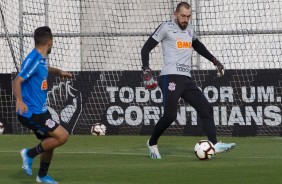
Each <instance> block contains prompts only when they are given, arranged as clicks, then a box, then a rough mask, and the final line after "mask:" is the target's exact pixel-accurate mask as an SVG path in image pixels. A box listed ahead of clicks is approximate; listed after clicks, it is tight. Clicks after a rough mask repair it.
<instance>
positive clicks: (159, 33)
mask: <svg viewBox="0 0 282 184" xmlns="http://www.w3.org/2000/svg"><path fill="white" fill-rule="evenodd" d="M165 25H166V22H164V23H162V24H161V25H159V27H158V28H157V29H156V30H155V32H154V33H153V34H152V38H154V39H155V40H156V41H157V42H161V41H162V40H163V39H164V38H165V35H166V26H165Z"/></svg>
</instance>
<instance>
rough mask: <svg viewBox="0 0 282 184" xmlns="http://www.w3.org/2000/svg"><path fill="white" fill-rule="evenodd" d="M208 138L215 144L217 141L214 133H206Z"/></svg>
mask: <svg viewBox="0 0 282 184" xmlns="http://www.w3.org/2000/svg"><path fill="white" fill-rule="evenodd" d="M208 140H209V141H210V142H212V143H213V145H215V144H216V143H217V139H216V134H208Z"/></svg>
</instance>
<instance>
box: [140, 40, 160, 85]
mask: <svg viewBox="0 0 282 184" xmlns="http://www.w3.org/2000/svg"><path fill="white" fill-rule="evenodd" d="M157 45H158V42H157V41H156V40H155V39H153V38H152V36H150V37H149V39H148V40H147V41H146V43H145V44H144V46H143V48H142V50H141V58H142V70H143V80H144V81H143V82H144V87H145V89H148V90H153V89H156V87H157V86H158V84H157V81H156V80H155V79H154V77H152V74H151V69H150V67H149V55H150V52H151V50H153V48H155V47H156V46H157Z"/></svg>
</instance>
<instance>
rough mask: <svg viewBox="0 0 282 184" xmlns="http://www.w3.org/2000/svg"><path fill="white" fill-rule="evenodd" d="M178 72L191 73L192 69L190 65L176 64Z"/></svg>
mask: <svg viewBox="0 0 282 184" xmlns="http://www.w3.org/2000/svg"><path fill="white" fill-rule="evenodd" d="M176 70H177V71H178V72H189V71H190V67H189V66H188V65H185V64H176Z"/></svg>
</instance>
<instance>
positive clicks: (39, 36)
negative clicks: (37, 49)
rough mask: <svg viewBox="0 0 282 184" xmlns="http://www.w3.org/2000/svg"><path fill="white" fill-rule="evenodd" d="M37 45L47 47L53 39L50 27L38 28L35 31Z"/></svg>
mask: <svg viewBox="0 0 282 184" xmlns="http://www.w3.org/2000/svg"><path fill="white" fill-rule="evenodd" d="M33 37H34V42H35V45H45V44H47V42H48V41H49V40H52V39H53V35H52V31H51V29H50V28H49V27H48V26H42V27H38V28H36V29H35V31H34V36H33Z"/></svg>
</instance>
